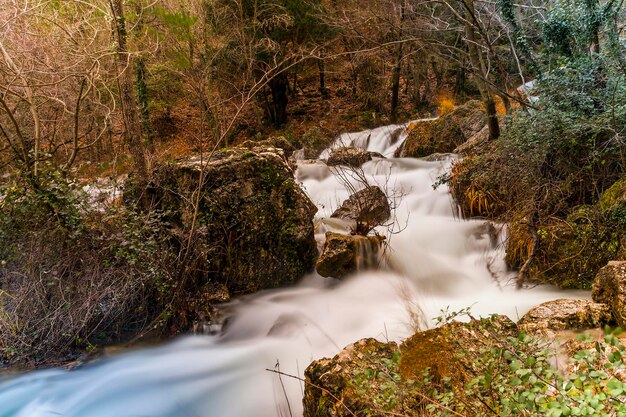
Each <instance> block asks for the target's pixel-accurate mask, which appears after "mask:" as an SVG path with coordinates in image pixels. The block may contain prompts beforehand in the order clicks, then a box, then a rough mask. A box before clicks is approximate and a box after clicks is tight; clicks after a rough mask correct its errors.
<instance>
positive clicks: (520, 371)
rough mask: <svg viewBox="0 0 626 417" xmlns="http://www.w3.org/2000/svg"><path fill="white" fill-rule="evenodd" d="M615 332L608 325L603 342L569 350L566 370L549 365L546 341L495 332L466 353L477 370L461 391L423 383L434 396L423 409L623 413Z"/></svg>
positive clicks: (512, 413) (620, 357) (625, 388)
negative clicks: (501, 337) (489, 342)
mask: <svg viewBox="0 0 626 417" xmlns="http://www.w3.org/2000/svg"><path fill="white" fill-rule="evenodd" d="M485 330H487V331H488V329H485ZM619 332H620V330H619V329H618V330H617V331H614V332H613V331H611V330H610V329H607V331H606V335H605V337H604V339H603V340H602V341H596V342H595V343H589V342H590V340H588V343H583V344H584V345H591V346H589V347H587V348H584V349H582V350H580V351H578V352H577V353H576V354H575V355H573V357H572V358H571V359H570V360H569V363H568V365H567V370H566V371H565V372H564V371H561V372H559V371H558V370H557V369H555V368H554V367H553V366H552V363H554V360H555V359H556V354H555V352H554V351H553V350H552V349H551V347H550V344H549V343H547V342H546V341H543V340H541V339H537V338H534V337H531V336H529V335H526V334H524V333H521V334H520V335H519V336H518V337H509V338H507V339H506V340H497V339H496V338H497V335H495V334H494V335H493V338H494V340H493V345H492V346H489V347H486V348H484V349H481V350H480V352H478V354H473V353H470V352H467V354H468V355H472V357H473V359H472V363H471V367H473V368H474V369H476V370H477V372H476V376H475V377H474V378H472V380H471V381H470V382H469V383H468V384H467V385H466V386H465V387H464V388H463V389H462V390H458V391H450V390H442V389H440V388H434V389H433V388H429V387H432V384H423V385H422V387H423V388H426V389H427V390H428V394H427V395H428V396H429V397H430V398H432V399H433V400H434V401H433V402H431V404H430V405H428V407H427V408H428V409H429V410H430V411H431V412H433V414H435V415H438V413H439V412H440V410H441V408H442V406H443V407H449V408H450V409H453V410H455V411H456V412H460V413H472V414H473V415H477V416H488V415H499V416H519V415H545V416H554V417H559V416H570V415H572V416H622V415H626V403H625V402H624V400H625V399H626V396H625V395H624V394H625V393H626V385H625V384H624V383H623V382H622V381H620V380H619V379H618V378H619V375H620V374H621V373H622V372H623V371H624V370H626V365H625V364H624V362H623V354H624V351H625V348H624V346H623V345H622V343H621V341H620V339H618V338H617V337H616V335H617V334H618V333H619ZM462 353H463V352H462Z"/></svg>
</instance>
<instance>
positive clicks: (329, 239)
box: [316, 232, 384, 279]
mask: <svg viewBox="0 0 626 417" xmlns="http://www.w3.org/2000/svg"><path fill="white" fill-rule="evenodd" d="M383 240H384V237H382V236H359V235H342V234H339V233H333V232H328V233H326V242H325V243H324V249H323V250H322V254H321V255H320V257H319V259H318V261H317V266H316V269H317V273H318V274H320V275H321V276H323V277H333V278H339V279H340V278H344V277H345V276H347V275H350V274H353V273H354V272H356V271H358V270H363V269H370V268H376V267H378V263H379V260H380V256H379V254H380V249H381V245H382V242H383Z"/></svg>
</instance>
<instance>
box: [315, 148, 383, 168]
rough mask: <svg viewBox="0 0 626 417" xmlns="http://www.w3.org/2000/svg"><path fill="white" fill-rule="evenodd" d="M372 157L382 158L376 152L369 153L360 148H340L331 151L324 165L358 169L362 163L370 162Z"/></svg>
mask: <svg viewBox="0 0 626 417" xmlns="http://www.w3.org/2000/svg"><path fill="white" fill-rule="evenodd" d="M372 157H378V158H384V157H383V156H382V155H381V154H379V153H378V152H370V151H367V150H365V149H361V148H351V147H342V148H336V149H333V151H332V152H331V154H330V156H329V157H328V161H326V164H327V165H328V166H338V165H345V166H350V167H353V168H359V167H360V166H361V165H363V164H364V163H366V162H368V161H371V160H372Z"/></svg>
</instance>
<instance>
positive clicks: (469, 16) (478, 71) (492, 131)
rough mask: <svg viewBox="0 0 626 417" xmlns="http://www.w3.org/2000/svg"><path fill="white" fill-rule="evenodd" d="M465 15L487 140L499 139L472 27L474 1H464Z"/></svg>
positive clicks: (496, 120) (485, 74) (495, 114)
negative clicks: (485, 114) (483, 109)
mask: <svg viewBox="0 0 626 417" xmlns="http://www.w3.org/2000/svg"><path fill="white" fill-rule="evenodd" d="M466 6H467V10H466V15H465V37H466V38H467V49H468V53H469V58H470V63H471V65H472V69H473V72H474V80H475V81H476V85H477V86H478V90H479V91H480V95H481V97H482V98H483V102H484V103H485V110H486V111H487V117H488V120H487V126H488V127H489V139H491V140H494V139H497V138H498V137H500V124H499V123H498V114H497V113H496V104H495V102H494V101H493V96H492V95H491V92H490V91H489V86H488V84H487V82H486V77H487V69H486V68H485V62H484V59H483V56H482V51H481V50H480V49H479V48H478V46H477V45H478V43H477V40H476V33H475V32H474V26H473V25H472V23H471V22H472V21H473V19H474V17H473V16H474V13H475V12H474V1H473V0H466Z"/></svg>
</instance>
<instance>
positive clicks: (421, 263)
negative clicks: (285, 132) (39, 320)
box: [0, 126, 588, 417]
mask: <svg viewBox="0 0 626 417" xmlns="http://www.w3.org/2000/svg"><path fill="white" fill-rule="evenodd" d="M403 130H404V129H403V126H387V127H382V128H378V129H374V130H370V131H365V132H359V133H354V134H345V135H342V136H341V137H340V138H339V139H338V142H337V143H336V144H335V146H338V145H339V144H340V143H343V144H352V145H355V146H360V147H363V148H367V149H369V150H372V151H376V152H379V153H381V154H384V155H386V156H388V158H374V160H373V161H371V162H367V163H366V164H365V165H364V166H363V168H362V173H361V175H359V176H360V177H364V178H366V179H367V182H368V183H370V184H373V185H379V186H380V187H381V188H383V189H384V190H385V191H387V192H388V194H389V195H391V196H393V198H392V199H393V201H394V206H396V207H395V210H394V216H395V218H394V220H395V222H394V224H393V225H389V226H387V227H379V228H378V230H377V232H378V233H380V234H383V235H386V236H387V242H388V244H389V245H388V246H389V247H388V248H387V250H386V254H385V259H386V261H385V265H386V266H387V267H386V268H384V269H385V270H384V271H369V272H367V271H366V272H360V273H358V274H356V275H355V276H353V277H351V278H348V279H346V280H343V281H341V282H338V281H336V280H333V279H325V278H322V277H320V276H318V275H316V274H312V275H309V276H306V277H303V279H302V281H301V282H300V283H299V284H298V285H297V286H295V287H292V288H284V289H279V290H272V291H264V292H261V293H258V294H254V295H251V296H247V297H243V298H241V299H238V300H236V301H235V302H233V303H231V304H230V305H229V306H227V308H226V311H227V316H228V320H227V325H226V326H225V327H224V329H223V330H222V331H221V332H219V333H218V334H216V335H211V336H187V337H182V338H180V339H178V340H176V341H174V342H171V343H168V344H166V345H163V346H160V347H155V348H148V349H144V350H139V351H134V352H128V353H124V354H121V355H119V356H116V357H114V358H111V359H105V360H101V361H98V362H95V363H92V364H89V365H87V366H84V367H82V368H80V369H78V370H74V371H71V372H68V371H63V370H57V369H53V370H44V371H36V372H31V373H26V374H24V375H21V376H18V377H15V378H13V379H11V380H8V381H6V382H4V383H3V384H1V385H0V417H5V416H6V417H9V416H11V417H13V416H14V417H18V416H19V417H44V416H45V417H53V416H55V417H57V416H64V417H105V416H106V417H143V416H145V417H148V416H150V417H253V416H256V417H278V416H300V415H301V414H302V404H301V401H302V395H303V390H304V386H303V383H302V382H300V381H298V380H297V379H294V378H288V377H282V378H281V377H279V376H278V375H277V374H276V373H273V372H270V371H268V369H270V370H271V369H276V370H278V369H280V371H281V372H284V373H286V374H289V375H294V376H296V377H298V376H299V377H301V376H302V375H303V373H304V369H305V368H306V367H307V365H308V364H309V363H310V362H311V361H312V360H314V359H317V358H320V357H324V356H333V355H335V354H336V353H338V351H339V350H340V349H341V348H343V347H344V346H345V345H347V344H349V343H352V342H354V341H356V340H358V339H360V338H363V337H375V338H378V339H380V340H396V341H400V340H402V339H404V338H406V337H408V336H410V335H411V334H412V333H414V332H415V330H416V329H417V328H424V327H427V326H432V325H433V323H434V321H433V319H434V318H435V317H436V316H438V315H439V314H440V311H441V310H442V309H445V308H449V309H451V310H458V309H461V308H465V307H469V306H471V307H472V312H473V314H474V315H488V314H492V313H500V314H506V315H508V316H509V317H510V318H512V319H513V320H517V319H518V318H520V317H521V316H522V315H523V314H524V313H525V312H526V311H527V310H528V309H530V308H531V307H532V306H534V305H537V304H539V303H541V302H544V301H548V300H551V299H555V298H588V295H587V294H586V293H584V292H564V291H560V290H557V289H554V288H550V287H535V288H532V289H524V290H518V289H516V287H515V283H514V278H515V276H514V274H513V273H511V272H510V271H507V268H506V266H505V264H504V259H503V258H504V254H503V250H502V244H501V242H502V235H503V232H502V231H501V232H500V233H497V231H498V229H499V227H497V226H493V225H489V223H487V222H485V221H481V220H471V221H465V220H461V219H459V218H458V216H457V208H456V206H455V204H454V203H453V202H452V200H451V198H450V195H449V193H448V190H447V188H446V186H445V185H442V186H439V187H437V188H436V189H434V188H433V184H434V183H436V182H437V180H438V178H439V177H440V176H441V175H442V174H444V173H445V172H446V171H447V170H448V169H449V167H450V165H451V164H452V163H453V161H454V157H453V156H441V157H439V158H437V159H436V160H421V159H412V158H393V153H394V151H395V149H396V148H397V147H398V146H399V145H400V143H401V142H402V140H403V139H404V137H405V133H404V132H403ZM328 152H329V151H328V150H327V151H325V152H324V153H323V154H322V157H325V156H327V155H328ZM297 179H298V180H299V181H300V182H301V184H302V186H303V188H304V189H305V191H306V192H307V193H308V194H309V196H310V197H311V199H312V201H313V202H315V204H317V206H318V207H319V211H318V214H317V216H316V222H317V231H318V233H317V238H318V239H319V240H320V244H321V241H322V240H323V238H324V232H325V231H328V230H334V231H344V232H345V231H346V230H347V229H346V227H347V226H346V225H345V224H344V223H342V222H339V221H336V220H329V219H327V217H328V216H329V215H330V214H331V213H332V212H333V211H334V210H335V209H336V208H337V207H338V205H340V204H341V203H342V202H343V201H344V200H345V199H346V198H348V197H349V191H348V190H347V188H351V187H346V181H349V182H350V183H351V184H352V187H354V188H357V189H358V188H361V187H362V186H363V184H362V181H358V180H355V179H353V178H352V176H351V175H345V171H341V170H339V171H337V170H334V169H333V170H331V169H329V168H328V167H326V165H325V164H324V163H322V162H311V161H301V162H300V163H299V168H298V171H297Z"/></svg>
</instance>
